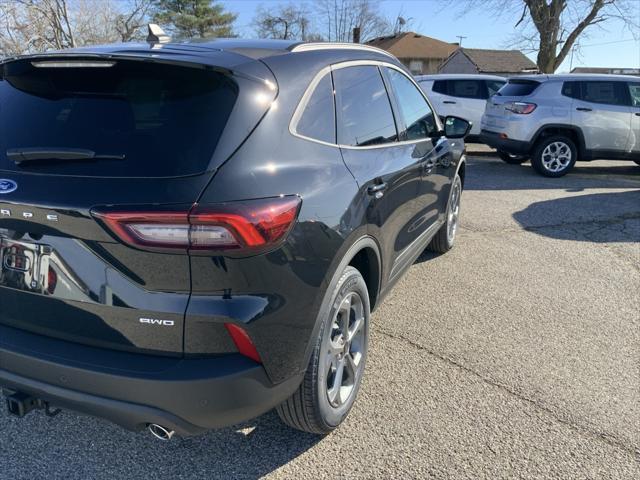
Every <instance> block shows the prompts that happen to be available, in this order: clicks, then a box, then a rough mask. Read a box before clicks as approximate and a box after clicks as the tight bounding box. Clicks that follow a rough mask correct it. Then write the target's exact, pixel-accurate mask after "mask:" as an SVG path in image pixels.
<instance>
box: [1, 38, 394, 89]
mask: <svg viewBox="0 0 640 480" xmlns="http://www.w3.org/2000/svg"><path fill="white" fill-rule="evenodd" d="M313 52H320V54H321V56H322V61H324V62H326V63H327V64H330V63H334V62H338V61H345V60H349V59H354V60H357V59H364V58H367V59H371V58H373V59H376V60H387V61H389V60H391V61H392V62H394V63H399V62H398V60H397V59H396V58H395V57H394V56H393V55H391V54H390V53H389V52H386V51H384V50H381V49H379V48H376V47H372V46H369V45H362V44H354V43H330V42H317V43H305V42H298V41H291V40H249V39H238V38H216V39H205V40H187V41H180V42H174V41H169V42H166V43H161V42H139V43H114V44H107V45H93V46H87V47H79V48H72V49H66V50H57V51H51V52H45V53H38V54H31V55H21V56H15V57H8V58H4V59H3V60H2V61H0V65H2V64H3V63H8V62H12V61H15V60H19V59H47V58H51V57H58V58H59V57H65V58H73V57H75V58H112V59H113V58H124V59H127V58H128V59H153V60H157V61H165V62H176V63H191V64H199V65H206V66H211V67H217V68H222V69H228V70H236V71H245V72H247V73H250V74H251V75H253V76H256V77H260V78H263V79H267V78H268V77H269V76H270V73H268V72H263V73H262V74H260V73H256V71H258V72H259V71H260V70H261V69H265V66H264V65H262V64H261V63H262V62H260V60H266V59H268V58H269V57H274V56H283V55H296V57H298V55H299V57H298V58H297V60H302V59H303V58H304V57H306V56H307V55H309V56H312V55H313ZM317 60H318V59H317V58H316V61H317ZM256 64H260V65H259V66H257V68H256V66H255V65H256ZM252 65H253V66H252ZM260 67H261V68H260Z"/></svg>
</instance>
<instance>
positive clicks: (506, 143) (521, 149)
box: [480, 130, 531, 155]
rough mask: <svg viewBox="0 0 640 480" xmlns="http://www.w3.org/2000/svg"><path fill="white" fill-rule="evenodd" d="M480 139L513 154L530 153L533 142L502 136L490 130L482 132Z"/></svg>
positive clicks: (497, 148)
mask: <svg viewBox="0 0 640 480" xmlns="http://www.w3.org/2000/svg"><path fill="white" fill-rule="evenodd" d="M480 141H481V142H482V143H484V144H486V145H489V146H490V147H493V148H495V149H496V150H502V151H505V152H507V153H511V154H513V155H528V154H529V153H530V152H531V144H530V143H529V142H525V141H522V140H513V139H511V138H502V137H501V136H500V134H499V133H496V132H492V131H490V130H482V131H481V132H480Z"/></svg>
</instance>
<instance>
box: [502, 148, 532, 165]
mask: <svg viewBox="0 0 640 480" xmlns="http://www.w3.org/2000/svg"><path fill="white" fill-rule="evenodd" d="M498 156H499V157H500V160H502V161H503V162H505V163H508V164H509V165H520V164H522V163H524V162H526V161H527V160H529V157H527V156H526V155H511V154H510V153H507V152H505V151H504V150H498Z"/></svg>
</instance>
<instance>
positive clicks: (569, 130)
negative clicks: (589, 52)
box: [480, 75, 640, 177]
mask: <svg viewBox="0 0 640 480" xmlns="http://www.w3.org/2000/svg"><path fill="white" fill-rule="evenodd" d="M480 137H481V140H482V141H483V142H484V143H486V144H488V145H490V146H492V147H494V148H496V149H497V150H498V151H499V152H503V155H501V158H502V159H503V160H504V161H506V162H507V163H522V162H524V161H526V160H527V158H528V157H530V158H531V165H532V166H533V168H534V169H535V170H536V171H537V172H538V173H540V174H542V175H545V176H547V177H561V176H562V175H565V174H566V173H567V172H569V170H571V168H572V167H573V165H574V164H575V162H576V161H577V160H595V159H611V160H633V161H635V162H636V163H637V164H638V165H640V77H632V76H621V75H620V76H618V75H535V76H524V77H517V78H512V79H510V80H509V82H508V83H507V84H506V85H505V86H504V87H502V88H501V89H500V90H499V91H498V93H496V95H494V96H493V97H492V98H491V99H490V100H489V101H488V102H487V107H486V111H485V114H484V115H483V116H482V121H481V135H480ZM505 153H506V154H510V155H511V156H507V155H504V154H505Z"/></svg>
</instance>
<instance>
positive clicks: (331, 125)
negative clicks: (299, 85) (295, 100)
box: [295, 73, 336, 143]
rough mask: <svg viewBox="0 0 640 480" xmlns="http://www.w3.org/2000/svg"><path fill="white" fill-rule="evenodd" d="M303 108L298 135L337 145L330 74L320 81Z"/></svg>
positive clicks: (297, 126) (297, 127)
mask: <svg viewBox="0 0 640 480" xmlns="http://www.w3.org/2000/svg"><path fill="white" fill-rule="evenodd" d="M303 108H304V110H303V111H302V115H301V116H300V120H299V121H298V123H297V125H296V128H295V131H296V133H298V134H300V135H303V136H305V137H308V138H313V139H315V140H320V141H322V142H326V143H336V113H335V109H334V104H333V82H332V81H331V74H330V73H327V74H326V75H325V76H324V77H322V79H320V82H318V84H317V85H316V87H315V89H314V90H313V93H312V94H311V96H310V97H309V100H308V101H307V103H306V105H304V106H303Z"/></svg>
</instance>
